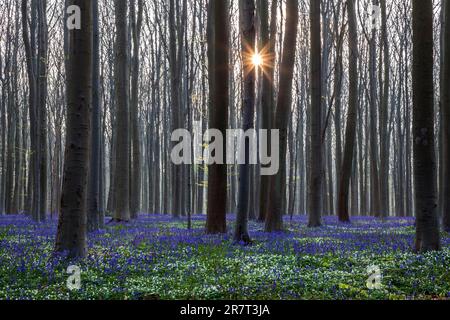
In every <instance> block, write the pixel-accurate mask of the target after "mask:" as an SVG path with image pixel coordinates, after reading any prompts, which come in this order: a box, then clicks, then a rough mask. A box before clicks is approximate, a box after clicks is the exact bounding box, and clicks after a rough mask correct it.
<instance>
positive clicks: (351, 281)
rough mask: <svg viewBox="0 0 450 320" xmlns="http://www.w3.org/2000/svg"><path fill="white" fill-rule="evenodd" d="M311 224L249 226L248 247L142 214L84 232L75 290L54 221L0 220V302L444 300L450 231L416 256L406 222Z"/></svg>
mask: <svg viewBox="0 0 450 320" xmlns="http://www.w3.org/2000/svg"><path fill="white" fill-rule="evenodd" d="M324 222H325V223H324V227H322V228H318V229H308V228H306V227H305V224H306V218H305V217H295V218H294V220H293V221H290V220H287V221H286V228H287V231H286V232H284V233H278V234H266V233H264V232H262V225H260V224H256V223H251V226H250V230H251V236H252V238H253V240H254V244H253V245H251V246H241V245H239V244H234V243H233V242H232V233H231V229H232V226H233V217H229V227H230V232H229V234H228V235H222V236H206V235H205V234H204V231H203V230H204V224H205V221H204V217H195V218H194V223H193V224H194V228H193V230H191V231H188V230H186V223H185V222H184V221H177V220H173V219H171V218H170V217H167V216H141V217H140V218H139V219H138V220H137V221H134V222H133V223H130V224H128V225H108V226H107V227H106V229H105V230H103V231H100V232H97V233H94V234H91V235H90V236H89V243H88V246H89V254H88V257H87V258H86V259H84V260H82V261H78V262H75V263H74V262H72V263H71V264H76V265H78V266H79V267H80V268H81V270H82V273H81V289H80V290H78V291H77V290H75V291H69V289H68V288H67V279H68V277H69V274H67V272H66V271H67V267H68V263H67V262H66V261H65V259H64V257H61V256H60V257H55V256H54V255H53V254H52V250H53V247H54V241H55V234H56V221H49V222H47V223H43V224H36V223H33V222H32V221H31V220H29V218H27V217H24V216H3V217H0V299H449V298H450V268H449V266H450V236H449V235H448V234H443V235H442V237H443V247H444V248H443V250H442V252H439V253H430V254H426V255H416V254H413V253H412V250H411V247H412V244H413V242H414V226H413V224H414V221H413V220H412V219H389V220H387V221H386V222H381V221H378V220H375V219H373V218H353V223H352V224H351V225H343V224H339V223H338V222H337V220H336V218H334V217H327V218H325V219H324ZM370 266H377V267H378V268H379V269H380V271H381V275H382V279H381V288H378V289H374V290H369V289H368V286H367V282H368V280H369V276H370V274H369V273H368V267H370Z"/></svg>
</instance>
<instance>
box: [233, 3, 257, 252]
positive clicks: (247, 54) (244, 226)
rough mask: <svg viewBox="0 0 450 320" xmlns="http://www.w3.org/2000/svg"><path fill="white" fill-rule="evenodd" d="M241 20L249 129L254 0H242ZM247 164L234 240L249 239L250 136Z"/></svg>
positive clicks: (244, 113)
mask: <svg viewBox="0 0 450 320" xmlns="http://www.w3.org/2000/svg"><path fill="white" fill-rule="evenodd" d="M239 20H240V28H241V46H242V48H241V55H242V65H243V71H244V79H243V91H244V92H243V101H242V118H243V129H244V131H245V132H246V131H247V130H249V129H254V126H255V125H254V121H253V118H254V114H255V80H256V72H257V68H258V67H257V66H255V65H253V61H252V58H253V55H254V54H255V42H256V28H255V1H254V0H242V1H240V2H239ZM244 148H245V150H244V153H245V164H243V165H240V172H239V199H238V208H237V217H236V228H235V232H234V240H235V241H236V242H241V241H242V242H244V243H246V244H248V243H250V242H251V240H250V236H249V234H248V209H249V206H250V203H249V201H250V170H252V165H251V164H250V144H249V142H248V140H247V139H245V143H244Z"/></svg>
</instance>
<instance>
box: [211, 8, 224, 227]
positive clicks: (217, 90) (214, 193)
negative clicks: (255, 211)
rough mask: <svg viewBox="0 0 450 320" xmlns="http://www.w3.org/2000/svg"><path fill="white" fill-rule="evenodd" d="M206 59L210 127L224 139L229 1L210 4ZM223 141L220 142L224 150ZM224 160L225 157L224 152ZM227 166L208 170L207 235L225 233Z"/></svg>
mask: <svg viewBox="0 0 450 320" xmlns="http://www.w3.org/2000/svg"><path fill="white" fill-rule="evenodd" d="M209 10H210V12H209V17H208V18H209V21H208V24H209V35H208V50H209V53H208V56H209V66H210V69H209V75H210V102H209V103H210V106H209V109H210V111H209V124H210V128H213V129H217V130H219V131H220V132H222V134H223V135H224V136H225V131H226V130H227V129H228V120H227V119H228V107H229V106H228V101H229V90H228V89H229V74H228V73H229V15H228V0H223V1H210V3H209ZM225 149H226V142H225V141H224V143H223V150H225ZM224 157H225V159H226V154H225V153H224ZM226 195H227V166H226V165H224V164H213V165H210V166H209V167H208V214H207V221H206V231H207V233H209V234H214V233H225V232H226V229H227V228H226V207H227V199H226V198H227V197H226Z"/></svg>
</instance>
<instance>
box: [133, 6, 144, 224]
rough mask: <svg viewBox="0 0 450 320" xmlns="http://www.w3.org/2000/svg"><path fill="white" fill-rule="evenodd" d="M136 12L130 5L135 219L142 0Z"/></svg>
mask: <svg viewBox="0 0 450 320" xmlns="http://www.w3.org/2000/svg"><path fill="white" fill-rule="evenodd" d="M137 5H138V10H137V16H136V9H135V7H134V6H135V4H134V3H131V4H130V8H131V9H130V14H131V30H132V38H133V56H132V62H131V67H132V74H131V105H130V111H131V127H132V129H131V137H132V139H131V146H132V156H133V159H132V172H131V197H130V209H131V218H132V219H136V218H137V216H138V214H139V211H140V210H141V182H142V176H141V171H142V168H141V162H142V161H141V137H140V125H139V75H140V59H139V54H140V48H141V47H140V40H141V30H142V19H143V11H144V4H143V0H138V1H137Z"/></svg>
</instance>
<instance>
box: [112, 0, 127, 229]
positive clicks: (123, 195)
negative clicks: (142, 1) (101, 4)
mask: <svg viewBox="0 0 450 320" xmlns="http://www.w3.org/2000/svg"><path fill="white" fill-rule="evenodd" d="M127 9H128V3H127V2H125V1H123V0H115V14H116V18H115V19H116V20H115V22H116V44H115V46H116V61H115V88H116V89H115V90H116V104H117V130H118V134H117V146H116V170H115V173H116V175H115V188H114V191H115V201H116V203H115V208H114V220H115V221H117V222H128V221H130V139H129V137H130V112H129V100H128V93H129V59H128V49H127V48H128V28H127V11H128V10H127Z"/></svg>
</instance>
